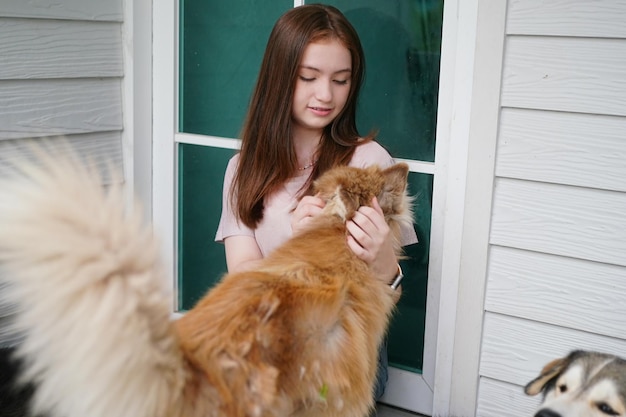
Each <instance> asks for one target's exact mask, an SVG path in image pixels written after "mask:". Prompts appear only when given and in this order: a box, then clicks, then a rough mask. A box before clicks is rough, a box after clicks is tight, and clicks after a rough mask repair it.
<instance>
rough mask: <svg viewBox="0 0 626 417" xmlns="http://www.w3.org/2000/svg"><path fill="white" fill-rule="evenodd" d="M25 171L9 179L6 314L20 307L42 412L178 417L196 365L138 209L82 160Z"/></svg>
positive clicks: (1, 248) (16, 324) (28, 365)
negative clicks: (190, 361)
mask: <svg viewBox="0 0 626 417" xmlns="http://www.w3.org/2000/svg"><path fill="white" fill-rule="evenodd" d="M41 153H42V154H43V152H41ZM15 172H16V173H18V175H13V176H12V177H10V178H4V179H2V180H0V282H2V284H3V285H2V289H1V290H0V304H1V305H5V306H7V305H9V306H11V307H13V310H12V320H11V329H12V331H13V332H15V333H17V334H19V335H20V336H21V338H20V343H19V344H18V347H17V352H18V355H17V356H18V359H20V360H22V361H23V365H24V372H23V374H22V377H23V378H22V379H23V380H24V381H30V382H34V383H35V385H36V386H37V389H36V394H35V398H34V401H33V407H34V410H33V411H34V413H40V412H41V413H46V415H49V416H63V417H84V416H90V417H110V416H116V417H122V416H128V417H143V416H145V417H157V416H166V415H170V412H171V409H172V407H174V406H173V404H175V403H177V402H178V401H179V400H180V396H181V395H182V391H183V386H184V384H185V381H186V380H187V379H188V367H187V365H186V362H185V360H184V359H183V356H182V353H181V351H180V348H179V346H178V342H177V339H176V336H175V334H174V331H173V326H172V323H171V321H170V311H171V307H170V300H171V294H170V291H169V283H168V282H166V274H165V273H164V269H163V267H162V266H161V265H160V262H159V258H158V252H159V251H158V248H157V246H158V244H157V242H156V241H155V239H154V238H153V235H152V231H151V230H150V228H148V227H146V226H145V225H144V224H143V222H142V219H141V215H140V214H139V210H135V211H134V212H130V213H129V212H128V211H127V210H126V208H127V204H126V203H125V201H126V199H125V198H124V193H123V192H122V187H121V186H118V185H110V186H107V187H106V189H105V188H104V187H103V186H102V182H101V179H100V175H99V174H97V170H95V169H92V168H88V167H86V166H85V165H83V164H82V163H81V162H79V161H78V159H77V157H73V158H69V159H62V160H60V159H57V158H55V157H52V156H49V155H48V156H46V155H40V156H39V158H38V161H37V163H27V164H23V165H20V166H18V167H17V169H16V170H15Z"/></svg>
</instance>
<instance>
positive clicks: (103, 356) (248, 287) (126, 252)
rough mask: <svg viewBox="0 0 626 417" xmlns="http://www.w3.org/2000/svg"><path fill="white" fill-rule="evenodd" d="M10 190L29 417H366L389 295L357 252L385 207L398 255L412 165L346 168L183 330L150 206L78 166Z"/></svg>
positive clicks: (27, 174)
mask: <svg viewBox="0 0 626 417" xmlns="http://www.w3.org/2000/svg"><path fill="white" fill-rule="evenodd" d="M21 172H22V174H23V175H22V179H20V180H17V179H12V180H5V181H4V182H1V183H0V196H1V197H0V268H1V272H0V277H1V278H0V279H1V280H3V281H4V284H5V285H6V286H7V288H6V290H4V291H3V292H2V294H1V298H2V299H1V300H0V302H2V303H11V304H14V305H15V306H16V309H17V310H16V311H17V312H16V314H15V318H14V321H13V327H14V330H15V331H16V332H18V333H19V334H21V335H22V336H23V337H24V339H23V342H22V343H21V344H20V345H19V346H18V348H17V357H18V358H19V359H20V360H21V363H22V364H23V367H24V371H23V375H22V379H23V380H24V381H27V382H33V383H34V384H35V385H36V387H37V388H36V392H35V396H34V400H33V404H34V407H33V411H34V412H36V413H39V412H41V413H46V414H47V415H49V416H51V417H56V416H58V417H85V416H90V417H112V416H115V417H125V416H128V417H176V416H180V417H194V416H198V417H210V416H214V417H243V416H249V417H282V416H328V417H333V416H342V417H357V416H359V417H360V416H365V415H367V414H368V412H370V411H371V409H372V407H373V400H372V389H373V384H374V380H375V375H376V367H377V350H378V345H379V343H380V342H381V340H382V338H383V336H384V333H385V331H386V328H387V325H388V320H389V318H390V315H391V314H392V310H393V308H394V298H395V297H394V291H393V290H392V289H391V288H390V286H389V285H388V284H387V283H385V282H381V281H380V280H379V279H377V278H375V276H374V274H373V272H372V271H371V269H370V268H369V266H368V265H367V264H366V263H365V262H363V261H361V260H360V259H358V258H357V257H356V256H355V255H354V254H353V253H352V251H351V250H350V249H349V247H348V246H347V244H346V233H347V232H346V227H345V222H346V220H347V219H350V218H351V216H352V215H353V214H354V212H355V211H356V210H357V209H358V208H359V206H361V205H366V204H369V203H370V201H371V200H372V198H373V197H377V198H378V201H379V202H380V205H381V207H382V209H383V211H384V214H385V218H386V220H387V222H388V224H389V226H390V229H391V233H392V234H393V236H394V239H395V243H396V250H397V253H398V255H400V250H401V248H400V245H399V243H398V242H399V236H400V230H401V227H406V226H408V225H409V224H410V223H411V215H410V209H409V199H408V197H407V195H406V181H407V174H408V166H407V165H406V164H397V165H394V166H392V167H389V168H387V169H381V168H379V167H377V166H372V167H369V168H365V169H359V168H350V167H340V168H336V169H334V170H332V171H330V172H328V173H327V174H325V175H324V176H322V177H321V178H319V180H318V181H316V184H315V192H316V193H317V194H319V195H320V196H321V197H322V198H323V199H325V201H326V206H325V208H324V210H323V213H322V214H321V215H319V216H317V217H316V218H315V219H314V220H313V221H311V223H310V227H308V228H307V230H304V231H302V232H301V233H298V234H297V235H295V236H294V237H293V238H292V239H291V240H289V241H288V242H286V243H285V244H284V245H283V246H282V247H280V248H278V249H277V250H276V251H275V252H274V253H273V254H271V255H270V256H269V257H267V258H266V259H264V260H263V262H262V263H261V265H260V266H259V267H258V268H256V269H255V270H253V271H249V272H239V273H232V274H227V275H225V276H224V277H223V278H222V280H221V282H220V283H219V284H218V285H216V286H215V287H214V288H213V289H212V290H210V291H209V292H208V293H207V294H206V295H205V297H204V298H203V299H202V300H200V301H199V303H198V304H197V305H196V306H195V307H194V308H193V309H192V310H190V311H189V312H187V313H186V314H185V315H184V316H183V317H182V318H180V319H178V320H176V321H172V320H171V319H170V315H171V305H170V303H171V300H172V295H171V294H170V290H169V287H170V286H171V284H170V282H171V280H168V279H167V278H166V274H165V272H164V270H163V268H162V266H161V263H160V261H159V253H158V250H157V247H158V244H157V242H156V240H155V238H154V237H153V233H152V231H151V230H150V229H149V228H146V227H145V226H144V225H143V224H142V220H141V216H140V215H139V210H137V211H136V212H131V213H127V212H126V210H125V202H124V196H123V193H122V190H120V189H119V187H117V186H112V187H109V189H107V190H103V188H102V187H101V186H100V180H99V178H98V175H94V173H93V170H90V169H88V168H85V167H84V166H83V165H82V164H80V163H78V162H76V161H75V160H74V161H65V162H64V161H59V160H55V159H53V158H44V160H43V161H42V162H41V163H40V164H39V166H37V165H26V166H23V167H22V168H21Z"/></svg>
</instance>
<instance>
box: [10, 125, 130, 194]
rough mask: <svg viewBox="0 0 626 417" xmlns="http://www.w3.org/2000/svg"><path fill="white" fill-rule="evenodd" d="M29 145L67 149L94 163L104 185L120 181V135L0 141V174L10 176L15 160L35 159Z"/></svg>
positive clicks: (87, 135) (60, 151) (107, 133)
mask: <svg viewBox="0 0 626 417" xmlns="http://www.w3.org/2000/svg"><path fill="white" fill-rule="evenodd" d="M32 146H39V147H42V148H43V149H54V152H57V153H59V154H63V153H65V152H66V151H68V150H71V152H74V153H76V154H77V155H78V156H79V157H81V158H82V159H83V160H85V161H86V162H87V163H89V164H91V163H94V164H96V166H97V167H98V169H99V171H100V172H101V174H102V179H103V182H104V184H110V183H112V182H116V181H119V180H123V178H124V163H123V150H122V149H123V147H122V139H121V132H103V133H91V134H84V135H71V136H59V137H47V138H39V139H32V140H30V139H20V140H4V141H0V175H2V176H5V175H10V173H11V167H12V166H13V164H15V163H18V162H19V161H22V160H28V161H34V160H36V159H35V157H34V156H33V153H32V148H31V147H32ZM0 198H1V196H0Z"/></svg>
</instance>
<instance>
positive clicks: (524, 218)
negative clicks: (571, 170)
mask: <svg viewBox="0 0 626 417" xmlns="http://www.w3.org/2000/svg"><path fill="white" fill-rule="evenodd" d="M625 219H626V194H625V193H618V192H610V191H604V190H595V189H585V188H578V187H566V186H559V185H554V184H547V183H536V182H529V181H521V180H511V179H505V178H499V179H497V180H496V185H495V193H494V202H493V217H492V223H491V238H490V243H491V244H495V245H501V246H508V247H514V248H520V249H527V250H531V251H536V252H545V253H550V254H555V255H563V256H570V257H574V258H580V259H586V260H590V261H597V262H605V263H610V264H614V265H621V266H626V220H625Z"/></svg>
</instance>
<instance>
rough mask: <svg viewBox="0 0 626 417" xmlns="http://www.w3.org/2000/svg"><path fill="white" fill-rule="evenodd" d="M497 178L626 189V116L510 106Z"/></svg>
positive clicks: (500, 145)
mask: <svg viewBox="0 0 626 417" xmlns="http://www.w3.org/2000/svg"><path fill="white" fill-rule="evenodd" d="M496 175H497V176H501V177H509V178H518V179H526V180H533V181H543V182H551V183H559V184H568V185H576V186H581V187H592V188H601V189H606V190H614V191H626V118H624V117H615V116H603V115H587V114H577V113H562V112H547V111H537V110H524V109H511V108H504V109H502V112H501V115H500V134H499V136H498V147H497V158H496Z"/></svg>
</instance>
